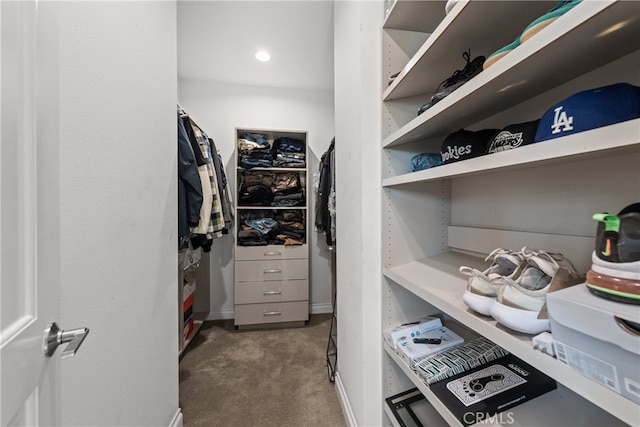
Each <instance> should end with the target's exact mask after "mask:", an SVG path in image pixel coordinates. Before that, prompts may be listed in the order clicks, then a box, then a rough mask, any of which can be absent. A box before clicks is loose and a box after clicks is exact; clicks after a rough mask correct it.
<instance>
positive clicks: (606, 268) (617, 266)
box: [591, 251, 640, 281]
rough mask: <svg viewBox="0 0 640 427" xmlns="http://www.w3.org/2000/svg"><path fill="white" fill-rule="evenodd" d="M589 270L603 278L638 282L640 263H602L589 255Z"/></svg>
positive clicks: (592, 255) (602, 261)
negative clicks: (609, 277) (608, 277)
mask: <svg viewBox="0 0 640 427" xmlns="http://www.w3.org/2000/svg"><path fill="white" fill-rule="evenodd" d="M591 262H592V265H591V270H593V271H594V272H596V273H599V274H603V275H605V276H611V277H618V278H620V279H628V280H635V281H640V261H635V262H609V261H604V260H602V259H600V258H598V256H597V255H596V253H595V251H594V252H593V253H592V254H591Z"/></svg>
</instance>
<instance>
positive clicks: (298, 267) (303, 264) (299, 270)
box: [235, 259, 309, 283]
mask: <svg viewBox="0 0 640 427" xmlns="http://www.w3.org/2000/svg"><path fill="white" fill-rule="evenodd" d="M235 270H236V271H235V273H236V278H235V281H236V283H237V282H267V281H272V280H307V279H308V276H309V260H308V259H288V260H270V261H236V263H235Z"/></svg>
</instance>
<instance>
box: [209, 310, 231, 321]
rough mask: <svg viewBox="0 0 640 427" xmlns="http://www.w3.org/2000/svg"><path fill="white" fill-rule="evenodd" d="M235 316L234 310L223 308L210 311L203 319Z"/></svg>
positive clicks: (221, 318) (225, 318)
mask: <svg viewBox="0 0 640 427" xmlns="http://www.w3.org/2000/svg"><path fill="white" fill-rule="evenodd" d="M234 317H235V311H234V310H233V308H223V309H222V310H218V311H211V312H209V314H208V315H207V318H206V319H205V320H227V319H233V318H234Z"/></svg>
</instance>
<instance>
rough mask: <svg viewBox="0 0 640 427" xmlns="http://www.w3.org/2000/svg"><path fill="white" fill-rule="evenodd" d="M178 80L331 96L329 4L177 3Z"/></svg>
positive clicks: (304, 1)
mask: <svg viewBox="0 0 640 427" xmlns="http://www.w3.org/2000/svg"><path fill="white" fill-rule="evenodd" d="M259 49H265V50H268V51H269V53H270V54H271V61H269V62H266V63H263V62H259V61H257V60H256V59H255V56H254V55H255V52H256V51H257V50H259ZM178 77H179V78H180V79H196V80H209V81H216V82H225V83H234V84H243V85H253V86H268V87H288V88H297V89H320V90H333V1H328V0H324V1H312V0H298V1H264V0H263V1H260V0H258V1H256V0H254V1H242V0H241V1H238V0H235V1H182V0H181V1H178Z"/></svg>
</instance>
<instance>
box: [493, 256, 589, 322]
mask: <svg viewBox="0 0 640 427" xmlns="http://www.w3.org/2000/svg"><path fill="white" fill-rule="evenodd" d="M525 257H526V259H527V263H526V266H525V267H524V269H523V270H522V273H521V274H520V275H519V276H518V277H517V278H516V279H513V278H509V277H507V278H505V279H504V281H503V282H504V286H502V287H501V288H500V289H499V291H498V295H497V297H496V302H495V303H494V304H493V305H492V306H491V316H492V317H493V318H494V319H496V320H497V321H498V322H499V323H501V324H502V325H504V326H506V327H508V328H510V329H513V330H515V331H518V332H523V333H525V334H539V333H540V332H544V331H549V330H550V324H549V319H548V318H546V316H540V312H541V311H542V310H543V307H545V304H546V300H547V294H548V293H549V292H552V291H556V290H558V289H562V288H566V287H569V286H573V285H576V284H578V283H583V282H584V277H583V276H582V275H580V274H578V273H577V272H576V269H575V267H574V266H573V264H572V263H571V261H569V260H568V259H566V258H565V257H564V256H563V255H562V254H558V253H549V252H545V251H534V252H529V253H525ZM562 261H566V263H567V264H568V265H569V267H570V268H567V267H565V266H561V265H560V264H559V262H562ZM545 310H546V308H545Z"/></svg>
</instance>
